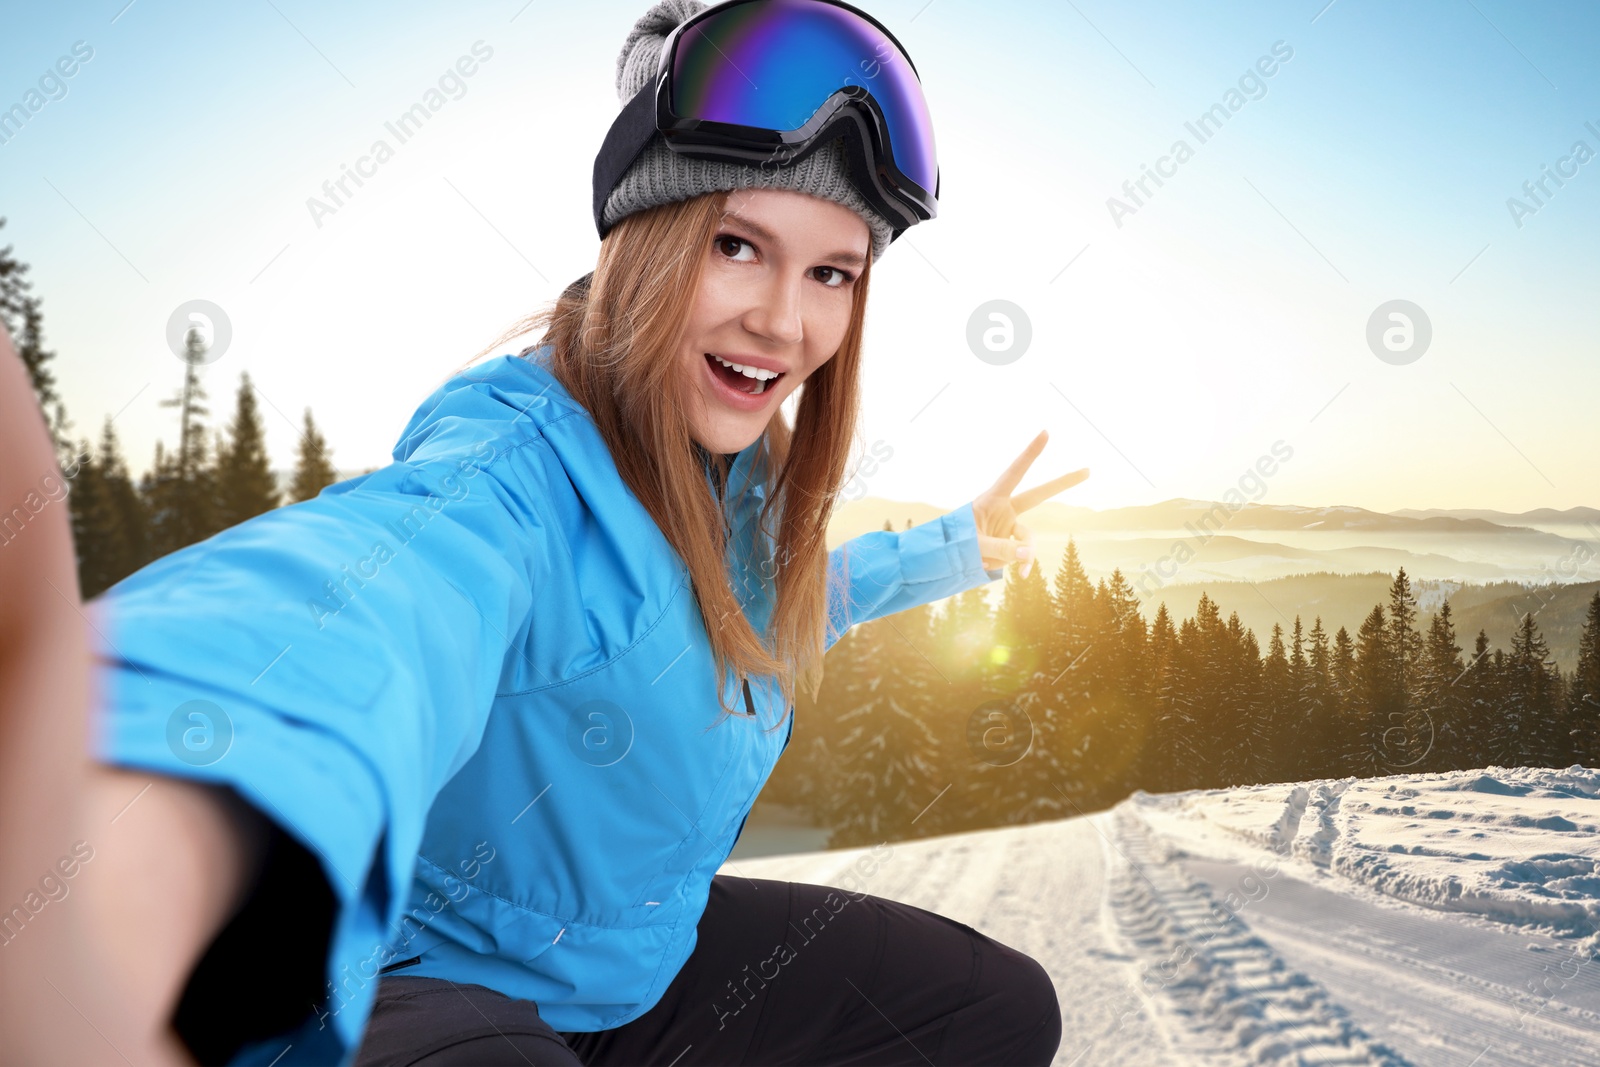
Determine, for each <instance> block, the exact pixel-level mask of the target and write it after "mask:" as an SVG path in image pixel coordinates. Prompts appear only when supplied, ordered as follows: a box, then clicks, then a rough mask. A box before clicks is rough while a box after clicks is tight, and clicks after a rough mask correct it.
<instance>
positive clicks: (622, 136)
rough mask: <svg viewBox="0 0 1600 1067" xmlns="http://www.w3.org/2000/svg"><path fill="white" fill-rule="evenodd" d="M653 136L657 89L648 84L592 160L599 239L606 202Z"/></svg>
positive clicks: (618, 117) (623, 110) (603, 225)
mask: <svg viewBox="0 0 1600 1067" xmlns="http://www.w3.org/2000/svg"><path fill="white" fill-rule="evenodd" d="M655 133H656V87H655V83H654V82H647V83H645V85H644V86H643V87H642V88H640V90H639V91H638V92H637V93H634V94H633V99H632V100H629V101H628V103H627V105H626V106H625V107H623V109H622V112H621V113H620V114H618V115H617V117H616V119H615V120H614V121H613V122H612V123H611V128H610V129H609V130H607V131H606V139H605V141H604V142H603V143H602V144H601V145H600V154H599V155H597V156H595V157H594V226H595V229H596V230H598V231H599V232H600V238H601V239H602V240H604V239H605V236H606V226H605V222H604V217H605V210H606V201H607V200H609V199H610V198H611V194H612V192H613V191H615V190H616V187H617V185H618V183H620V182H621V181H622V179H623V176H624V175H626V174H627V173H628V168H629V167H631V166H633V161H634V160H636V159H638V158H639V154H640V153H641V152H643V151H644V150H645V148H646V147H647V146H648V145H649V144H650V138H652V137H654V136H655Z"/></svg>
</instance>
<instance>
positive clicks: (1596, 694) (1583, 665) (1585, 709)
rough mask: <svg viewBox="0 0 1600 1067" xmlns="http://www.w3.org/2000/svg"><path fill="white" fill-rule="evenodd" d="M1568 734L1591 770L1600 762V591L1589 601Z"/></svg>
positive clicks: (1569, 708)
mask: <svg viewBox="0 0 1600 1067" xmlns="http://www.w3.org/2000/svg"><path fill="white" fill-rule="evenodd" d="M1567 735H1568V736H1569V737H1570V738H1571V739H1572V747H1573V759H1574V760H1575V761H1576V762H1578V763H1582V764H1584V765H1585V766H1588V767H1593V766H1594V765H1595V764H1596V763H1597V762H1600V590H1596V591H1595V594H1594V596H1593V597H1592V598H1591V599H1590V601H1589V614H1588V616H1587V617H1586V618H1585V620H1584V624H1583V633H1582V634H1580V635H1579V637H1578V666H1577V669H1576V670H1575V671H1574V672H1573V675H1572V685H1571V689H1570V692H1569V693H1568V696H1567Z"/></svg>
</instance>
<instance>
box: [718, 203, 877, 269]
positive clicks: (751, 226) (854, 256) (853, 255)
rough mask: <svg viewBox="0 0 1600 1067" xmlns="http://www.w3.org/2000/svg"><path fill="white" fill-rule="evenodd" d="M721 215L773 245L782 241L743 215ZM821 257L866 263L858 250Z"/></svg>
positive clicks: (864, 264)
mask: <svg viewBox="0 0 1600 1067" xmlns="http://www.w3.org/2000/svg"><path fill="white" fill-rule="evenodd" d="M723 217H724V218H726V219H728V220H730V221H731V222H733V223H734V225H736V226H742V227H744V228H745V229H747V230H749V231H750V232H751V233H753V234H755V235H756V236H757V237H759V238H761V239H762V240H763V241H766V242H768V243H770V244H775V245H781V244H782V243H783V242H782V241H780V240H778V235H777V234H775V233H773V232H772V231H771V230H769V229H767V228H766V227H765V226H763V225H761V224H760V223H759V222H754V221H752V220H750V219H747V218H745V217H744V216H743V215H734V214H728V215H725V216H723ZM822 258H823V259H835V260H839V261H840V262H842V263H848V264H850V265H851V266H852V267H864V266H866V264H867V260H866V257H865V256H863V255H861V253H859V252H848V251H840V252H832V253H829V254H828V255H826V256H823V257H822Z"/></svg>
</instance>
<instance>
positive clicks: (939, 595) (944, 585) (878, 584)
mask: <svg viewBox="0 0 1600 1067" xmlns="http://www.w3.org/2000/svg"><path fill="white" fill-rule="evenodd" d="M1004 574H1005V569H1004V568H1003V567H1001V568H995V569H993V570H985V569H984V566H983V557H982V553H981V552H980V551H979V549H978V527H977V523H976V521H975V520H974V518H973V514H972V502H971V501H968V502H967V503H965V504H963V505H962V506H961V507H959V508H956V509H955V510H954V511H951V512H947V513H945V514H944V515H941V516H939V518H937V519H935V520H933V521H931V522H925V523H923V524H922V525H921V526H913V527H911V529H909V530H875V531H873V532H871V533H865V534H861V535H860V536H859V537H853V538H851V539H850V540H848V541H846V542H845V543H844V544H842V545H840V546H839V547H838V548H835V549H834V550H833V551H832V552H830V553H829V554H828V590H829V593H828V615H829V624H828V636H827V647H829V648H832V647H833V646H834V644H835V643H837V642H838V640H839V638H841V637H843V636H844V634H845V631H847V630H848V629H849V628H850V627H852V626H855V625H857V624H859V623H863V622H869V621H871V620H872V619H877V618H881V617H882V616H885V615H893V614H894V613H895V612H897V611H905V610H906V609H907V608H914V607H917V606H919V605H922V604H931V603H933V602H934V601H936V600H942V599H943V598H945V597H948V596H954V595H956V594H957V593H964V592H966V591H967V590H968V589H972V588H975V587H977V586H980V585H983V584H985V583H986V582H992V581H994V580H995V579H997V578H1000V577H1002V576H1004Z"/></svg>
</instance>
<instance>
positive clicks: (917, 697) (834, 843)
mask: <svg viewBox="0 0 1600 1067" xmlns="http://www.w3.org/2000/svg"><path fill="white" fill-rule="evenodd" d="M927 611H928V609H927V607H926V606H922V607H917V608H913V609H911V610H910V611H907V612H903V613H901V614H899V615H896V616H894V617H893V618H889V617H885V618H881V619H874V620H872V621H871V622H867V623H863V624H861V626H860V627H859V629H860V630H861V639H862V644H863V648H862V650H861V651H862V654H864V655H865V656H866V657H867V659H868V660H869V661H870V662H872V663H874V664H876V665H877V667H878V670H877V672H876V673H875V674H874V675H873V676H872V677H870V678H868V679H867V681H866V685H865V686H864V687H863V689H862V690H861V691H860V692H859V693H858V694H856V696H855V699H854V700H853V701H852V702H851V706H848V707H846V708H844V709H843V710H842V711H841V712H840V714H839V717H838V722H839V726H840V727H841V729H843V731H844V733H843V736H842V737H841V738H840V740H839V745H838V749H837V755H838V766H839V775H838V779H837V782H838V787H839V799H840V800H841V801H842V802H843V803H842V806H841V808H840V809H839V810H838V811H837V812H836V817H835V819H834V821H833V826H834V832H833V835H832V836H831V837H830V838H829V839H828V846H829V847H830V848H840V847H850V846H856V845H868V844H874V843H876V842H879V841H884V840H891V841H894V840H903V839H905V838H907V837H910V836H912V835H913V834H914V833H916V832H917V829H916V826H914V825H913V824H914V823H920V818H919V817H920V816H921V814H922V812H923V810H924V809H925V808H927V806H928V805H929V804H930V803H932V802H933V801H934V799H935V798H936V797H937V796H938V794H939V790H940V789H942V788H943V787H944V786H945V785H947V784H948V783H945V782H940V781H938V774H937V763H938V752H937V750H938V738H937V736H936V735H935V734H934V732H933V731H932V730H931V729H929V728H928V725H927V720H928V717H929V710H930V708H931V706H932V702H933V701H932V694H933V691H934V690H933V687H934V686H935V685H938V684H940V683H939V679H938V676H937V675H936V674H935V673H934V671H932V670H930V669H929V666H928V664H927V662H926V661H925V660H924V659H923V658H922V657H921V655H919V654H918V653H917V651H916V650H915V649H913V648H911V647H908V642H907V640H905V639H904V638H903V637H902V636H901V635H900V634H897V633H896V632H895V630H894V629H893V628H892V625H891V624H892V623H895V622H898V621H904V622H905V624H906V626H907V627H909V628H910V629H911V630H912V631H913V632H917V633H922V632H925V631H926V626H927V624H926V621H919V620H917V619H916V618H915V616H918V615H925V614H926V612H927ZM902 629H904V628H902Z"/></svg>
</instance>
